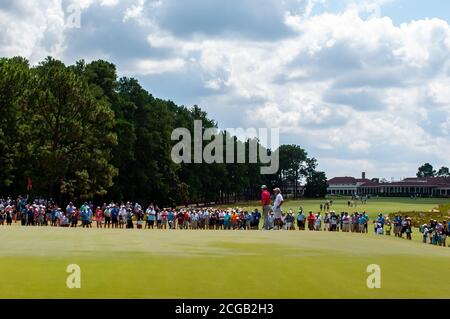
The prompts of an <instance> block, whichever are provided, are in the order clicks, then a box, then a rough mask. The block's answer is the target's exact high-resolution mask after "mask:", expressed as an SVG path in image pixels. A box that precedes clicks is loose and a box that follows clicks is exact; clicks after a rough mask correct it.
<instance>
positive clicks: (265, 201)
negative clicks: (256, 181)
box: [261, 185, 270, 230]
mask: <svg viewBox="0 0 450 319" xmlns="http://www.w3.org/2000/svg"><path fill="white" fill-rule="evenodd" d="M261 190H262V192H261V204H262V211H263V217H264V226H263V229H265V230H269V229H270V223H269V213H270V193H269V191H268V190H267V186H266V185H263V186H261Z"/></svg>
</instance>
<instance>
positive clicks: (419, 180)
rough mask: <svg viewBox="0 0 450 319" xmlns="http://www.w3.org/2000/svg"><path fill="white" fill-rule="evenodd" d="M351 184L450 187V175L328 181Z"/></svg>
mask: <svg viewBox="0 0 450 319" xmlns="http://www.w3.org/2000/svg"><path fill="white" fill-rule="evenodd" d="M337 184H351V185H355V186H356V185H357V184H360V185H359V186H361V187H376V186H384V187H450V177H408V178H405V179H403V180H401V181H396V182H387V183H379V182H377V181H374V180H370V179H356V178H354V177H349V176H346V177H335V178H332V179H330V180H329V181H328V185H337Z"/></svg>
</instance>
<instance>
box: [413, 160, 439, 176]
mask: <svg viewBox="0 0 450 319" xmlns="http://www.w3.org/2000/svg"><path fill="white" fill-rule="evenodd" d="M435 175H436V171H435V170H434V169H433V166H432V165H431V164H430V163H425V164H423V165H422V166H420V167H419V170H418V172H417V177H434V176H435Z"/></svg>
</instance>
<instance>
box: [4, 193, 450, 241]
mask: <svg viewBox="0 0 450 319" xmlns="http://www.w3.org/2000/svg"><path fill="white" fill-rule="evenodd" d="M264 200H266V199H264ZM275 203H276V199H275ZM275 205H276V204H275ZM332 206H333V201H332V200H328V201H326V203H324V204H320V212H318V213H313V212H309V213H307V214H306V213H305V212H304V211H303V208H302V207H300V208H299V210H298V211H297V213H294V212H293V211H292V209H289V211H288V212H282V211H281V210H280V211H277V208H276V207H272V208H270V209H269V210H267V209H266V207H265V206H264V205H263V212H262V214H261V212H260V211H259V210H258V209H255V210H254V211H250V212H249V211H246V210H242V209H239V208H235V209H231V208H229V209H220V208H181V209H175V208H159V207H158V206H157V205H154V204H150V205H149V206H147V207H146V208H143V207H142V206H141V205H140V204H138V203H131V202H127V203H121V204H118V203H115V202H111V203H110V204H106V203H104V204H103V205H102V206H94V204H93V203H92V202H85V203H83V205H81V206H80V207H76V206H75V205H74V204H73V203H69V204H68V205H67V206H66V208H65V209H64V210H63V209H61V208H60V207H59V206H58V205H57V204H55V203H54V202H52V201H48V200H45V199H37V200H34V201H33V202H32V203H29V201H28V198H26V197H20V196H19V197H18V198H17V199H16V200H13V199H11V198H7V199H0V225H5V224H6V225H12V224H13V223H20V224H21V225H22V226H51V227H72V228H75V227H83V228H92V227H93V225H95V227H96V228H115V229H123V228H126V229H132V228H135V227H136V228H138V229H142V228H145V229H193V230H197V229H209V230H259V229H261V226H262V230H306V229H307V230H309V231H330V232H339V231H341V232H353V233H368V232H369V224H370V223H369V216H368V214H367V213H365V212H362V213H359V212H354V213H352V214H350V213H348V212H341V213H336V212H335V211H333V210H332ZM349 206H350V204H349ZM261 224H262V225H261ZM449 229H450V221H447V222H445V221H442V222H438V221H436V220H431V221H430V223H429V224H425V225H421V226H420V227H419V231H420V232H421V233H422V234H423V242H424V243H430V244H433V245H439V246H444V247H446V238H447V237H448V236H449V235H450V233H449ZM373 230H374V232H375V233H376V234H378V235H387V236H391V235H394V236H395V237H399V238H406V239H408V240H411V239H412V232H413V225H412V221H411V218H409V217H408V216H400V215H398V216H395V217H394V218H392V219H391V218H389V217H388V216H383V214H379V215H378V217H377V218H376V219H374V220H373Z"/></svg>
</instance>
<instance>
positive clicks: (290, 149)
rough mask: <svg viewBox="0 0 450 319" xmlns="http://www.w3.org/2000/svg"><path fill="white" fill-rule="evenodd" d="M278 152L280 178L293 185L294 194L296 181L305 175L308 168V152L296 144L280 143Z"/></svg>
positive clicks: (295, 193) (295, 192)
mask: <svg viewBox="0 0 450 319" xmlns="http://www.w3.org/2000/svg"><path fill="white" fill-rule="evenodd" d="M278 151H279V154H280V170H279V175H280V180H281V182H282V183H283V182H284V181H289V182H291V183H293V185H294V195H297V192H298V190H297V182H299V181H300V178H302V177H304V176H305V173H306V171H307V169H308V168H309V165H308V164H309V163H311V162H310V160H309V159H308V153H306V151H305V150H304V149H302V148H301V147H300V146H298V145H281V146H280V148H279V150H278Z"/></svg>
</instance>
